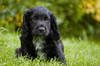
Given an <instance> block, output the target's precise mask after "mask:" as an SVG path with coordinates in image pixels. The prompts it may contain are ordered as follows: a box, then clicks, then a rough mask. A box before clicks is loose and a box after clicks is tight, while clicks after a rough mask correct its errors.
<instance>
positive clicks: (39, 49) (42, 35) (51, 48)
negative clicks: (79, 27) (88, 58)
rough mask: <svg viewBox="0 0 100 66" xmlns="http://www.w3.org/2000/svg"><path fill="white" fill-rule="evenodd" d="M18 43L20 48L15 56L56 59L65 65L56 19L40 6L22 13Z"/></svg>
mask: <svg viewBox="0 0 100 66" xmlns="http://www.w3.org/2000/svg"><path fill="white" fill-rule="evenodd" d="M20 41H21V48H18V49H16V52H15V53H16V54H17V55H21V54H22V56H25V55H27V56H28V57H30V58H32V59H34V58H36V57H41V58H42V59H46V60H49V59H50V58H56V59H57V60H58V61H60V62H61V63H66V61H65V57H64V53H63V52H64V47H63V44H62V42H61V40H60V34H59V31H58V26H57V23H56V18H55V16H54V15H53V13H52V12H51V11H49V10H48V9H46V8H44V7H42V6H36V7H34V8H32V9H29V10H27V11H25V12H24V16H23V23H22V31H21V37H20Z"/></svg>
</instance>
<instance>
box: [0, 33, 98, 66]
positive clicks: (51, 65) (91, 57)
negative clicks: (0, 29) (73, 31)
mask: <svg viewBox="0 0 100 66" xmlns="http://www.w3.org/2000/svg"><path fill="white" fill-rule="evenodd" d="M19 37H20V35H18V34H16V33H8V32H7V33H0V66H62V65H61V64H59V63H58V62H56V61H54V60H51V61H48V62H46V61H45V60H44V61H40V60H39V59H38V58H36V59H35V60H33V61H31V60H28V59H24V57H20V58H18V59H17V58H16V57H15V49H16V48H19V47H20V40H19ZM63 44H64V54H65V58H66V60H67V65H68V66H83V65H84V66H91V65H93V66H99V65H100V44H99V43H97V42H95V41H88V40H81V39H79V40H78V39H74V38H67V39H65V40H63Z"/></svg>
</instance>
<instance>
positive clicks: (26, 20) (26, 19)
mask: <svg viewBox="0 0 100 66" xmlns="http://www.w3.org/2000/svg"><path fill="white" fill-rule="evenodd" d="M28 31H29V10H27V11H25V12H24V16H23V23H22V31H21V33H22V37H26V36H27V35H28Z"/></svg>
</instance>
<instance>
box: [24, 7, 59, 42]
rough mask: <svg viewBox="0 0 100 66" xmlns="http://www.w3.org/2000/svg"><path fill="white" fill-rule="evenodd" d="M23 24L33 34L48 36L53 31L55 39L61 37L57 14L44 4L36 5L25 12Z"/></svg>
mask: <svg viewBox="0 0 100 66" xmlns="http://www.w3.org/2000/svg"><path fill="white" fill-rule="evenodd" d="M23 26H24V27H25V29H26V30H27V31H28V32H29V30H30V31H31V33H32V35H33V36H48V35H49V34H50V32H52V33H53V36H54V39H55V40H58V39H59V37H60V35H59V31H58V26H57V23H56V18H55V16H54V15H53V13H52V12H51V11H49V10H48V9H46V8H44V7H42V6H36V7H34V8H32V9H30V10H27V11H26V12H25V13H24V16H23Z"/></svg>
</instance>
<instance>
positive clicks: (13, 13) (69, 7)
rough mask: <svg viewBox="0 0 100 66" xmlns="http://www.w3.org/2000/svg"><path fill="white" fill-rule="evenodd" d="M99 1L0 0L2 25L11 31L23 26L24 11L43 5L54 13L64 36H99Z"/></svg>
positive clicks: (0, 22) (0, 21)
mask: <svg viewBox="0 0 100 66" xmlns="http://www.w3.org/2000/svg"><path fill="white" fill-rule="evenodd" d="M99 3H100V1H99V0H74V1H73V0H0V6H1V9H0V16H1V17H0V26H3V27H6V28H8V29H10V31H12V30H11V29H17V28H18V27H21V23H22V21H23V12H24V11H25V10H27V9H30V8H32V7H34V6H39V5H41V6H44V7H46V8H47V9H49V10H50V11H52V12H53V13H54V15H55V16H56V18H57V23H58V25H59V30H60V33H61V35H62V36H63V38H66V37H68V36H76V37H81V38H84V34H85V35H86V36H88V37H91V38H93V37H94V36H95V37H98V36H99V35H100V26H99V24H100V4H99ZM11 25H13V26H12V27H11Z"/></svg>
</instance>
